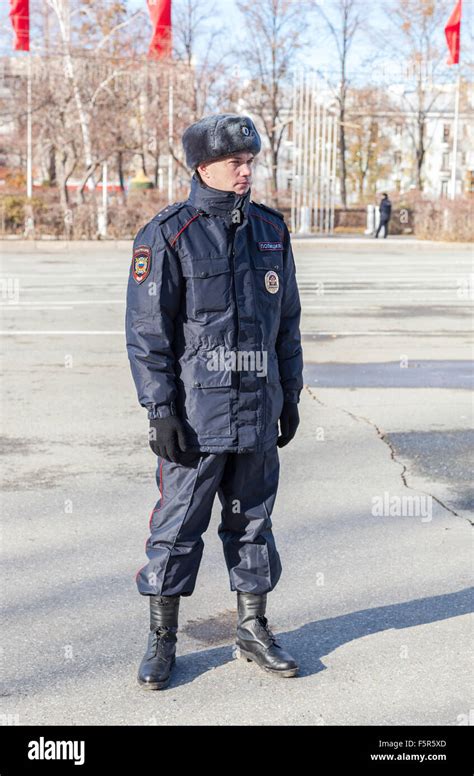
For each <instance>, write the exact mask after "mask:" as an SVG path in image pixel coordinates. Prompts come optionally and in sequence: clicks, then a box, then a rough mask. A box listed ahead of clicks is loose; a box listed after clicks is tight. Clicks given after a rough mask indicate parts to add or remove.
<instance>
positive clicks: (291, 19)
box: [235, 0, 309, 206]
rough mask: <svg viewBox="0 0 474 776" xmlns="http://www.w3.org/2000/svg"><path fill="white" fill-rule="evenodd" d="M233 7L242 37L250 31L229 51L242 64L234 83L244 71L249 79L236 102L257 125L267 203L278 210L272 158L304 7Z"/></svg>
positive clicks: (266, 3)
mask: <svg viewBox="0 0 474 776" xmlns="http://www.w3.org/2000/svg"><path fill="white" fill-rule="evenodd" d="M237 6H238V8H239V11H240V12H241V14H242V19H243V20H244V21H245V25H244V28H245V31H247V30H251V34H250V35H249V34H246V35H245V37H244V38H243V40H242V44H241V45H239V49H238V51H237V50H236V51H235V54H236V57H237V59H238V62H239V63H243V62H244V63H245V67H243V66H241V67H240V74H241V76H240V77H241V78H242V79H243V78H244V77H245V73H244V70H247V71H248V73H249V75H250V80H249V82H248V83H247V84H246V86H245V87H242V86H241V96H242V98H243V99H245V101H246V102H247V104H248V105H249V107H250V108H251V112H252V113H254V114H255V116H258V118H259V119H260V123H261V125H262V127H263V131H264V134H265V136H266V138H267V140H268V145H269V167H270V180H271V189H272V200H273V202H274V204H275V205H276V206H278V158H279V153H280V146H281V142H282V139H283V136H284V133H285V130H286V124H287V123H288V115H289V112H290V108H291V89H290V88H289V85H290V79H291V75H292V73H293V67H294V65H295V64H296V61H297V54H298V52H301V51H302V50H303V49H304V48H305V46H307V45H308V44H307V41H306V40H305V32H306V31H307V21H306V18H305V12H306V11H307V10H308V8H309V6H308V4H307V3H306V2H304V1H303V2H301V3H295V2H292V0H259V2H258V3H255V2H247V1H246V0H238V2H237Z"/></svg>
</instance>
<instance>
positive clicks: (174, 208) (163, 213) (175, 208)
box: [152, 202, 186, 224]
mask: <svg viewBox="0 0 474 776" xmlns="http://www.w3.org/2000/svg"><path fill="white" fill-rule="evenodd" d="M185 204H186V203H185V202H173V204H172V205H166V207H165V208H163V210H160V212H159V213H157V214H156V216H154V217H153V218H152V221H154V222H156V223H158V224H163V223H164V222H165V221H167V220H168V218H171V216H174V215H175V214H176V213H179V211H180V210H181V209H182V208H183V207H184V206H185Z"/></svg>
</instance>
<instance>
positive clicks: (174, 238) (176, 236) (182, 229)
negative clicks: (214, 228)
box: [170, 213, 199, 246]
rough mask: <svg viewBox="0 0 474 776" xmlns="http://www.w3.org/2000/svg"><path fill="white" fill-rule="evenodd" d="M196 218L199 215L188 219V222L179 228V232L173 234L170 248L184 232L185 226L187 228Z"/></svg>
mask: <svg viewBox="0 0 474 776" xmlns="http://www.w3.org/2000/svg"><path fill="white" fill-rule="evenodd" d="M196 218H199V213H197V214H196V215H195V216H193V217H192V218H190V219H189V221H186V223H185V225H184V226H182V227H181V229H180V230H179V232H178V234H175V236H174V237H173V239H172V240H171V243H170V245H171V246H173V245H174V244H175V242H176V240H177V239H178V237H179V235H180V234H182V232H184V230H185V229H186V227H187V226H189V224H190V223H191V221H194V220H195V219H196Z"/></svg>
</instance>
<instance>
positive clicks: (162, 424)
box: [148, 415, 187, 463]
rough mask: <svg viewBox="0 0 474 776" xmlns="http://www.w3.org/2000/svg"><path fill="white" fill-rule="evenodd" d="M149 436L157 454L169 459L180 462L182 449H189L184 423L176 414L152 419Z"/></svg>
mask: <svg viewBox="0 0 474 776" xmlns="http://www.w3.org/2000/svg"><path fill="white" fill-rule="evenodd" d="M148 437H149V441H150V447H151V449H152V450H153V452H154V453H155V455H159V456H161V457H162V458H165V459H166V460H167V461H173V462H174V463H179V455H180V449H181V450H182V451H183V453H184V452H185V451H186V450H187V446H186V437H185V435H184V428H183V424H182V423H181V421H180V419H179V418H178V417H176V415H169V417H166V418H154V419H153V420H150V429H149V432H148Z"/></svg>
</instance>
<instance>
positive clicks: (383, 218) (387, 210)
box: [375, 193, 392, 238]
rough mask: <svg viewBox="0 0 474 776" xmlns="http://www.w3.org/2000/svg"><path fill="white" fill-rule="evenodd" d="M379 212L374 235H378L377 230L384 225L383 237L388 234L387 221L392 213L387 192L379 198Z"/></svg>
mask: <svg viewBox="0 0 474 776" xmlns="http://www.w3.org/2000/svg"><path fill="white" fill-rule="evenodd" d="M379 213H380V223H379V225H378V229H377V231H376V232H375V237H378V236H379V232H380V230H381V228H382V226H383V227H384V235H383V236H384V238H385V237H386V236H387V235H388V223H389V221H390V216H391V215H392V203H391V202H390V200H389V198H388V194H385V193H384V194H382V199H381V200H380V207H379Z"/></svg>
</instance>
